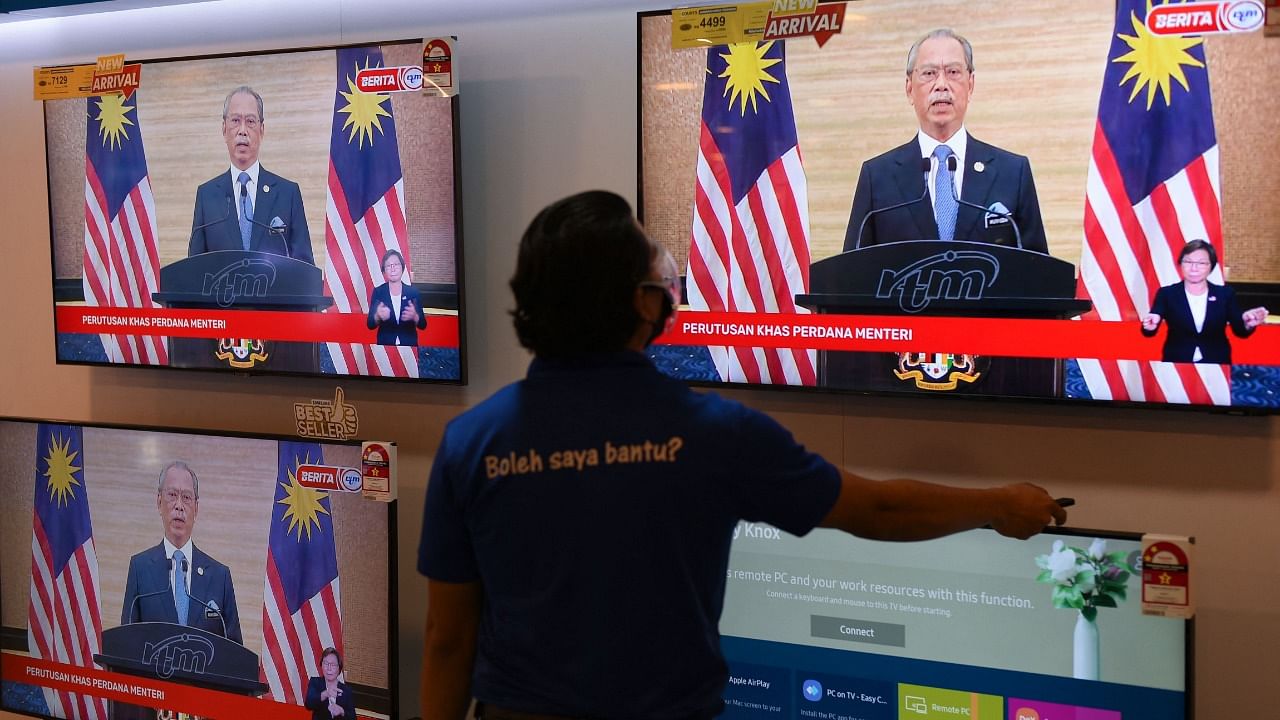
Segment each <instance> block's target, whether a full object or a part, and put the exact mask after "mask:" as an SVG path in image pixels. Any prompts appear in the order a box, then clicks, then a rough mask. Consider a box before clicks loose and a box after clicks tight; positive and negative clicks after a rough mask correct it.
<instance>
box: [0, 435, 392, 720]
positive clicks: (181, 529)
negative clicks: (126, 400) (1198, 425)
mask: <svg viewBox="0 0 1280 720" xmlns="http://www.w3.org/2000/svg"><path fill="white" fill-rule="evenodd" d="M360 467H361V448H360V445H359V444H336V443H315V442H303V441H298V440H296V439H295V440H287V439H273V438H266V437H230V436H222V435H208V434H192V433H177V432H169V431H162V430H151V429H143V428H130V429H126V428H116V427H98V426H92V425H68V424H59V423H47V422H39V421H28V420H0V494H3V496H4V498H5V502H4V504H3V507H0V541H2V542H0V658H2V660H3V663H2V665H3V673H2V675H3V687H2V690H3V693H2V701H0V708H3V709H5V710H11V711H16V712H21V713H26V714H31V715H36V716H40V717H48V718H67V719H71V718H77V719H81V720H87V719H90V718H101V719H105V718H147V719H152V718H156V717H158V716H159V717H216V718H236V717H240V718H267V717H269V718H298V720H308V719H309V718H311V717H312V714H311V713H312V710H311V709H308V707H310V708H312V709H321V710H324V709H328V708H329V705H330V704H333V705H335V706H338V707H342V708H343V709H344V711H345V716H346V717H349V718H353V719H354V717H357V716H358V717H361V718H388V717H391V718H394V717H397V713H398V702H397V671H396V664H395V658H396V636H395V630H394V628H395V625H396V604H395V588H396V579H395V578H396V563H395V548H396V543H395V504H394V503H385V502H379V501H375V500H370V499H365V498H364V497H363V495H362V494H361V492H360V491H359V490H360V484H359V482H358V480H359V476H358V474H357V476H356V477H355V478H354V479H352V478H351V477H350V472H355V470H354V469H356V468H360ZM348 470H350V472H348ZM344 480H345V481H346V482H343V481H344ZM321 488H327V489H321ZM179 589H181V590H179ZM157 711H161V713H160V714H159V715H158V714H157ZM175 713H181V715H176V714H175ZM326 717H328V715H326Z"/></svg>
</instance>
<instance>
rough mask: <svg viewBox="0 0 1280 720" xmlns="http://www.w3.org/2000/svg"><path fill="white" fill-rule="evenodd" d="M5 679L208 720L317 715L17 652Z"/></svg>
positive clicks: (4, 666) (306, 719)
mask: <svg viewBox="0 0 1280 720" xmlns="http://www.w3.org/2000/svg"><path fill="white" fill-rule="evenodd" d="M0 676H3V678H4V680H5V681H6V682H12V683H24V684H27V685H38V686H40V687H46V688H52V689H54V690H62V691H66V692H73V693H81V694H84V695H90V696H93V697H100V698H106V699H107V700H112V701H115V702H121V703H128V704H130V705H142V706H144V707H153V708H161V709H164V710H177V711H179V712H186V713H197V714H199V715H200V716H202V717H210V718H272V720H310V719H311V711H310V710H307V709H306V708H303V707H299V706H297V705H286V704H283V703H277V702H272V701H270V700H259V699H257V698H252V697H247V696H244V695H234V694H230V693H222V692H217V691H214V690H205V689H203V688H197V687H191V686H189V685H179V684H178V683H172V682H165V681H163V680H152V679H149V678H140V677H134V676H132V675H123V674H121V673H114V672H107V671H106V670H98V669H97V668H85V667H79V666H76V665H65V664H63V663H57V662H50V661H48V660H38V659H36V658H31V657H26V656H23V655H15V654H12V653H3V654H0Z"/></svg>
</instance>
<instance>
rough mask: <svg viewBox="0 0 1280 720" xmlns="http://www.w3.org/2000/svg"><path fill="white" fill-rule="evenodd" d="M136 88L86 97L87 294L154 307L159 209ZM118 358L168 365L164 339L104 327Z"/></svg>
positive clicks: (106, 344) (101, 300)
mask: <svg viewBox="0 0 1280 720" xmlns="http://www.w3.org/2000/svg"><path fill="white" fill-rule="evenodd" d="M137 106H138V94H137V92H136V91H135V92H134V93H132V94H131V95H129V96H125V95H103V96H100V97H91V98H89V100H88V115H89V118H88V120H89V122H88V131H87V137H86V140H85V172H84V175H85V177H84V270H83V284H84V299H85V304H87V305H89V306H92V307H123V308H155V307H159V305H158V304H157V303H155V302H153V301H152V300H151V293H153V292H155V291H157V290H158V289H159V288H160V283H159V278H160V254H159V252H158V251H157V249H156V209H155V200H154V198H152V196H151V180H150V179H149V178H148V176H147V158H146V154H145V153H144V152H143V148H142V128H141V127H139V125H138V111H137ZM100 338H101V340H102V346H103V350H104V351H105V352H106V355H107V360H108V361H109V362H113V363H130V364H141V365H167V364H168V363H169V357H168V353H167V352H166V351H165V339H164V338H163V337H158V336H154V335H123V334H105V333H104V334H102V335H100Z"/></svg>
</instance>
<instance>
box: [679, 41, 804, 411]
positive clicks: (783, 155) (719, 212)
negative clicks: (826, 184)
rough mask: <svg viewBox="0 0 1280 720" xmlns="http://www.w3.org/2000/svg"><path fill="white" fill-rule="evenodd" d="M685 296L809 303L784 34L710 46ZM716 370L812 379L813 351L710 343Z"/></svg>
mask: <svg viewBox="0 0 1280 720" xmlns="http://www.w3.org/2000/svg"><path fill="white" fill-rule="evenodd" d="M697 178H698V179H697V186H696V188H695V202H694V215H693V242H692V247H691V248H690V250H689V268H688V275H687V281H686V283H685V285H686V287H687V288H688V295H689V306H690V308H691V309H693V310H711V311H716V312H758V313H805V312H808V311H807V310H806V309H804V308H799V307H797V306H796V304H795V296H796V295H797V294H801V293H805V292H808V288H809V198H808V185H807V182H806V180H805V175H804V167H803V166H802V165H801V161H800V148H799V143H798V140H797V136H796V123H795V116H794V115H793V114H792V109H791V90H790V88H789V87H788V85H787V74H786V60H785V54H784V52H783V43H782V42H781V41H774V42H767V43H761V44H759V45H757V44H756V43H741V44H738V45H730V46H727V47H716V48H710V49H709V50H708V51H707V74H706V87H705V89H704V90H703V99H702V129H701V135H700V139H699V143H698V172H697ZM709 350H710V351H711V357H712V360H713V361H714V362H715V365H716V372H718V373H719V375H720V379H722V380H725V381H729V382H748V383H774V384H789V385H813V384H815V383H816V381H817V373H816V369H815V368H816V355H817V354H816V352H814V351H813V350H803V349H785V348H784V349H772V348H750V347H733V348H731V347H725V346H712V347H710V348H709Z"/></svg>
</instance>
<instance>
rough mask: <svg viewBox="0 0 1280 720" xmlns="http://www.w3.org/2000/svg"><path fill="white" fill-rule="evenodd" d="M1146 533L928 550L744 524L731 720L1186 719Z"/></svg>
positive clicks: (977, 537) (728, 614) (1181, 673)
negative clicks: (1150, 577)
mask: <svg viewBox="0 0 1280 720" xmlns="http://www.w3.org/2000/svg"><path fill="white" fill-rule="evenodd" d="M1141 550H1142V544H1141V542H1140V539H1139V536H1137V535H1133V534H1127V533H1113V532H1103V531H1072V530H1066V529H1060V530H1057V531H1051V532H1049V533H1046V534H1042V535H1039V536H1036V537H1034V538H1032V539H1030V540H1027V541H1019V540H1012V539H1009V538H1005V537H1002V536H1000V535H998V534H997V533H995V532H994V531H991V530H975V531H971V532H967V533H962V534H960V535H954V536H951V537H948V538H943V539H940V540H933V541H929V542H921V543H882V542H872V541H867V540H861V539H858V538H854V537H851V536H849V535H845V534H843V533H840V532H837V531H834V530H815V531H814V532H813V533H811V534H810V535H808V536H806V537H805V538H803V539H800V538H796V537H794V536H791V535H787V534H785V533H779V532H778V531H776V530H774V529H773V528H771V527H768V526H764V525H758V524H752V523H746V522H744V523H741V524H739V526H738V528H737V531H736V533H735V539H734V543H733V549H732V554H731V556H730V561H729V571H728V580H727V583H728V585H727V590H726V595H725V607H724V614H723V616H722V618H721V621H720V629H721V633H722V634H723V636H724V639H723V643H722V646H723V649H724V653H725V656H726V659H727V660H728V663H729V674H730V678H729V684H728V686H727V688H726V690H725V695H724V700H725V713H724V715H723V717H727V718H830V719H832V720H904V719H907V718H911V719H914V718H920V719H921V720H930V719H935V720H936V719H938V718H967V719H968V720H1130V719H1131V718H1160V719H1161V720H1185V719H1186V718H1190V717H1191V716H1192V707H1193V705H1192V696H1191V676H1190V672H1189V668H1190V667H1191V664H1190V658H1191V657H1192V654H1191V649H1192V648H1191V640H1192V636H1191V628H1192V623H1194V621H1192V620H1181V619H1172V618H1165V617H1154V616H1148V615H1143V614H1142V612H1141V610H1140V599H1141V596H1142V592H1141V588H1140V585H1141V583H1142V577H1141V565H1142V557H1141Z"/></svg>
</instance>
